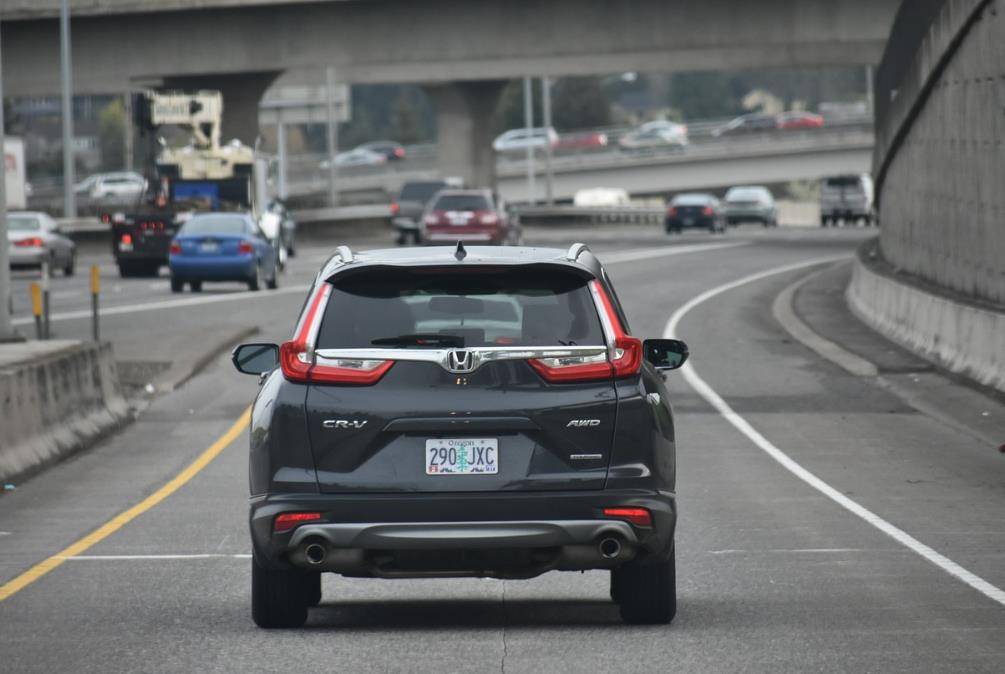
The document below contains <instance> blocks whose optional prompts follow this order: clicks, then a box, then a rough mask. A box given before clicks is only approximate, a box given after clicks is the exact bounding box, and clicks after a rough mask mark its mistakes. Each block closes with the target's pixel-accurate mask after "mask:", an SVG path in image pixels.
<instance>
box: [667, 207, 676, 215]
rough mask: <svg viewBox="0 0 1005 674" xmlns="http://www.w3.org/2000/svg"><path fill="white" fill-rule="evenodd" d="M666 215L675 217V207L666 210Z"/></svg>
mask: <svg viewBox="0 0 1005 674" xmlns="http://www.w3.org/2000/svg"><path fill="white" fill-rule="evenodd" d="M667 215H669V216H671V217H673V216H676V215H677V207H676V206H671V207H670V208H668V209H667Z"/></svg>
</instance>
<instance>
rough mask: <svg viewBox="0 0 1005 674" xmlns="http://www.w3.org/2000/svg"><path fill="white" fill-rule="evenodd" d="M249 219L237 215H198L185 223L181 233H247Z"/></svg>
mask: <svg viewBox="0 0 1005 674" xmlns="http://www.w3.org/2000/svg"><path fill="white" fill-rule="evenodd" d="M247 233H248V223H247V221H246V220H245V219H244V218H242V217H240V216H237V215H197V216H195V217H193V218H192V219H191V220H189V221H188V222H186V223H185V226H184V227H182V229H181V232H180V234H247Z"/></svg>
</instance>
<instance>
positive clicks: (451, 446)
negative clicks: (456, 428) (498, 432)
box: [426, 438, 499, 475]
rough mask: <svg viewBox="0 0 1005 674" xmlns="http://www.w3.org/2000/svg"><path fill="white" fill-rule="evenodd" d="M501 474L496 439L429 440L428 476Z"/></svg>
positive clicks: (427, 442)
mask: <svg viewBox="0 0 1005 674" xmlns="http://www.w3.org/2000/svg"><path fill="white" fill-rule="evenodd" d="M498 472H499V440H497V439H496V438H435V439H431V440H426V475H495V474H496V473H498Z"/></svg>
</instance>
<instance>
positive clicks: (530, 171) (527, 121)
mask: <svg viewBox="0 0 1005 674" xmlns="http://www.w3.org/2000/svg"><path fill="white" fill-rule="evenodd" d="M523 124H524V127H525V128H526V129H527V134H526V136H527V203H529V204H530V205H531V206H533V205H534V203H535V202H536V201H537V195H536V192H537V190H536V189H535V186H534V147H533V145H531V140H532V137H531V129H533V128H534V88H533V86H532V80H531V78H529V77H525V78H523Z"/></svg>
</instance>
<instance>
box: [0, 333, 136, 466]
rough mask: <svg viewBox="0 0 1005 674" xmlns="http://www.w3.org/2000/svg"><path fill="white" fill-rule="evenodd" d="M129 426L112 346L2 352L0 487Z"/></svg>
mask: <svg viewBox="0 0 1005 674" xmlns="http://www.w3.org/2000/svg"><path fill="white" fill-rule="evenodd" d="M129 418H130V411H129V406H128V404H127V403H126V400H125V398H124V397H123V396H122V392H121V390H120V387H119V381H118V375H117V373H116V368H115V361H114V359H113V358H112V348H111V346H110V345H109V344H107V343H105V344H97V343H90V342H77V341H70V340H53V341H47V342H25V343H19V344H3V345H0V480H3V481H10V480H12V479H14V478H17V477H23V476H26V475H28V474H30V473H33V472H35V471H37V470H39V469H40V468H42V467H44V466H45V465H48V464H50V463H52V462H54V461H56V460H58V459H60V458H62V457H64V456H66V455H68V454H71V453H73V452H75V451H78V450H80V449H83V448H85V447H86V446H88V445H89V444H91V443H93V442H94V441H95V440H97V439H98V438H100V437H102V436H103V435H105V434H107V433H109V432H110V431H112V430H114V429H115V428H117V427H119V426H120V425H121V424H123V423H125V422H126V421H127V420H128V419H129Z"/></svg>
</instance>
